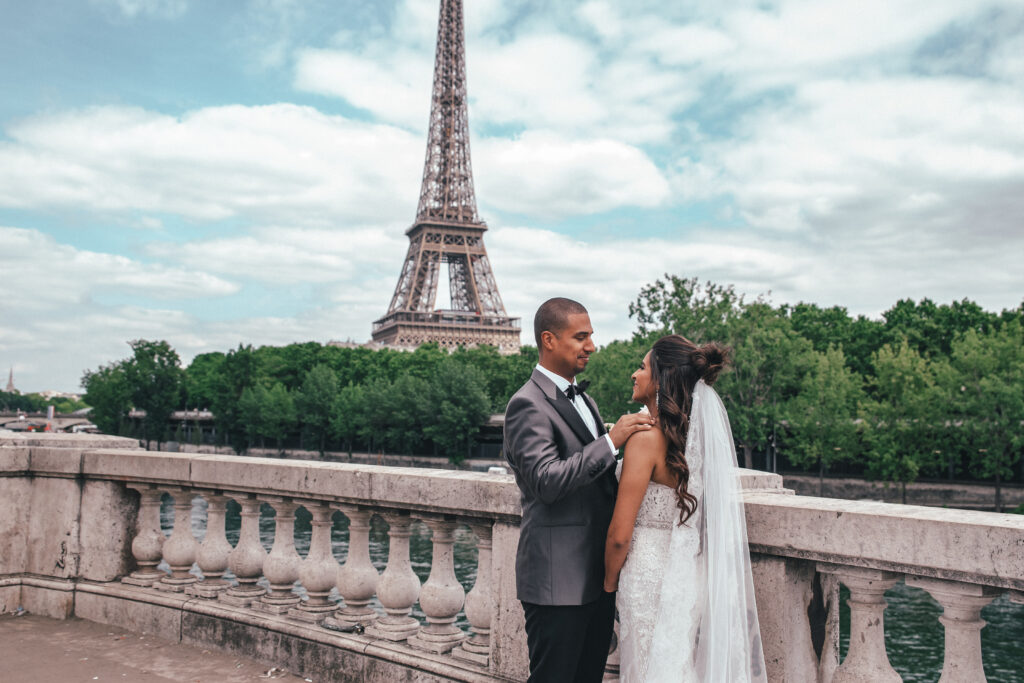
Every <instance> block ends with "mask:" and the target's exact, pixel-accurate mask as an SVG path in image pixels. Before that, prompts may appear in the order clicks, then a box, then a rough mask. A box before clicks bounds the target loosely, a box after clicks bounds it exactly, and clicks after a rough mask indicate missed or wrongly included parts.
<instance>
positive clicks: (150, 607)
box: [75, 590, 184, 642]
mask: <svg viewBox="0 0 1024 683" xmlns="http://www.w3.org/2000/svg"><path fill="white" fill-rule="evenodd" d="M147 593H150V594H151V593H152V592H151V591H147ZM124 595H126V593H124V592H121V593H120V594H117V593H114V594H103V593H92V592H85V591H82V590H79V591H78V592H77V594H76V596H75V616H76V617H79V618H81V619H88V620H89V621H98V622H100V623H101V624H112V625H114V626H120V627H121V628H124V629H128V630H129V631H134V632H136V633H147V634H151V635H155V636H157V637H159V638H163V639H164V640H170V641H172V642H178V641H179V640H181V614H182V612H181V608H180V605H181V604H182V603H183V602H184V600H178V601H177V602H178V606H167V601H166V600H164V601H163V602H164V604H162V605H161V604H154V602H153V600H154V598H155V596H152V595H145V594H144V595H143V596H140V597H145V599H146V600H148V601H147V602H142V601H137V600H131V599H125V597H121V596H124Z"/></svg>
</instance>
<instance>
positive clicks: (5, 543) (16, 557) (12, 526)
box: [0, 453, 32, 576]
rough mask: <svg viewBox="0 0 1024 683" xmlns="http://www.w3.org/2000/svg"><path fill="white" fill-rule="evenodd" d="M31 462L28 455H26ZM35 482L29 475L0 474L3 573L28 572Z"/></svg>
mask: <svg viewBox="0 0 1024 683" xmlns="http://www.w3.org/2000/svg"><path fill="white" fill-rule="evenodd" d="M25 462H26V463H27V462H28V454H27V453H26V454H25ZM31 508H32V483H31V480H30V479H28V478H27V477H0V576H2V575H4V574H16V573H19V572H23V571H25V562H26V554H27V552H28V515H29V511H30V510H31Z"/></svg>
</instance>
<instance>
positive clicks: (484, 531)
mask: <svg viewBox="0 0 1024 683" xmlns="http://www.w3.org/2000/svg"><path fill="white" fill-rule="evenodd" d="M469 528H470V529H472V530H473V533H474V534H475V535H476V547H477V568H476V581H475V582H474V583H473V588H472V590H470V591H469V594H468V595H467V596H466V619H468V620H469V624H470V626H472V627H473V635H472V636H471V637H470V638H469V639H468V640H466V641H463V643H462V644H461V645H460V646H459V647H457V648H455V649H454V650H452V656H453V657H456V658H458V659H464V660H467V661H470V662H473V663H474V664H479V665H480V666H487V665H488V662H489V660H490V656H491V614H492V613H493V612H494V599H493V597H492V596H491V523H490V522H486V523H477V522H471V523H470V524H469Z"/></svg>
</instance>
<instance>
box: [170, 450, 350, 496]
mask: <svg viewBox="0 0 1024 683" xmlns="http://www.w3.org/2000/svg"><path fill="white" fill-rule="evenodd" d="M186 457H189V456H186ZM191 457H192V458H194V463H193V466H192V483H193V484H194V485H195V486H201V487H208V488H232V489H234V490H242V491H246V490H253V491H264V490H267V489H270V490H273V491H275V492H277V493H279V494H281V495H285V496H310V497H319V496H330V497H344V498H353V499H365V498H366V497H367V496H368V495H369V491H370V489H369V481H368V477H367V475H366V474H365V473H364V472H362V470H361V468H360V466H354V465H342V464H337V463H323V462H297V461H287V460H277V459H274V458H250V457H245V458H240V457H238V456H223V455H207V456H191Z"/></svg>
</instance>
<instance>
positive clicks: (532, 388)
mask: <svg viewBox="0 0 1024 683" xmlns="http://www.w3.org/2000/svg"><path fill="white" fill-rule="evenodd" d="M584 398H585V400H586V402H587V405H588V406H589V407H590V410H591V412H592V413H593V415H594V420H595V421H596V422H597V425H598V431H599V432H600V434H599V436H598V438H596V439H595V438H594V437H593V435H592V434H591V433H590V430H589V429H587V427H586V424H585V423H584V422H583V420H582V419H581V418H580V415H579V413H578V412H576V408H575V407H573V405H572V402H571V401H569V399H568V398H566V396H565V394H563V393H562V392H560V391H558V388H557V387H556V386H555V384H554V382H552V381H551V380H550V379H549V378H548V377H546V376H544V374H543V373H541V372H539V371H538V370H536V369H535V370H534V371H533V375H532V376H531V377H530V380H529V381H528V382H527V383H526V384H524V385H523V386H522V388H521V389H519V391H517V392H516V394H515V395H514V396H513V397H512V399H511V400H510V401H509V402H508V408H506V410H505V435H504V436H505V438H504V453H505V459H506V460H508V463H509V465H511V467H512V470H513V472H515V475H516V483H517V484H518V485H519V490H520V491H521V492H522V496H521V500H522V506H523V521H522V525H521V526H520V534H519V549H518V553H517V555H516V590H517V592H518V596H519V599H520V600H522V601H523V602H529V603H533V604H537V605H584V604H586V603H588V602H592V601H594V600H596V599H597V598H599V597H600V596H601V593H602V592H603V590H604V541H605V536H606V534H607V533H608V524H609V523H610V522H611V519H612V510H613V509H614V507H615V492H616V488H617V482H616V479H615V456H614V455H613V453H612V450H611V447H610V446H609V444H608V440H607V439H605V438H604V436H603V434H604V433H605V429H604V423H603V422H602V421H601V416H600V414H599V413H598V412H597V406H596V405H595V404H594V401H593V399H591V398H590V397H589V396H586V395H584Z"/></svg>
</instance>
